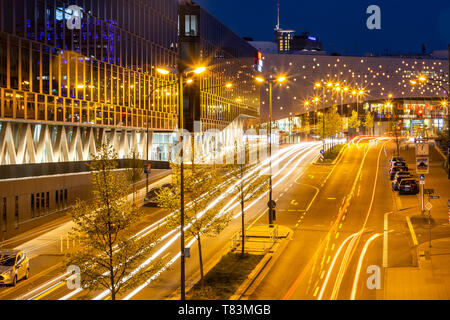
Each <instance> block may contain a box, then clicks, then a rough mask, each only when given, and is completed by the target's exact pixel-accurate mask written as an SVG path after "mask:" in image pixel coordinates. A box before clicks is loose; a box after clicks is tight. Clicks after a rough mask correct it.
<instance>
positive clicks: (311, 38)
mask: <svg viewBox="0 0 450 320" xmlns="http://www.w3.org/2000/svg"><path fill="white" fill-rule="evenodd" d="M308 40H311V41H316V40H317V38H316V37H311V36H309V37H308Z"/></svg>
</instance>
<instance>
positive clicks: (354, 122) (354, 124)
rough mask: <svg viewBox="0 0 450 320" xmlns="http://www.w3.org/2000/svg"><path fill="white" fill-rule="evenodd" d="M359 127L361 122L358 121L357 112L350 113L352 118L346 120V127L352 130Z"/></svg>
mask: <svg viewBox="0 0 450 320" xmlns="http://www.w3.org/2000/svg"><path fill="white" fill-rule="evenodd" d="M360 126H361V120H359V119H358V112H357V111H355V110H353V111H352V116H351V117H350V119H349V120H348V127H349V128H352V129H357V128H359V127H360ZM355 131H356V130H355Z"/></svg>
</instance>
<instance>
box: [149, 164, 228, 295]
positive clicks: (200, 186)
mask: <svg viewBox="0 0 450 320" xmlns="http://www.w3.org/2000/svg"><path fill="white" fill-rule="evenodd" d="M171 167H172V187H170V188H162V189H161V190H160V192H158V193H157V196H158V200H157V202H158V205H159V206H160V207H162V208H166V209H167V210H168V211H169V212H173V214H172V215H170V216H169V217H168V219H167V224H166V226H167V227H168V228H170V229H174V228H178V227H180V223H181V211H180V202H181V200H180V196H181V183H180V166H179V165H177V164H171ZM221 176H222V173H221V171H220V169H217V168H215V167H214V165H198V164H195V163H194V164H191V165H186V166H185V168H184V200H185V207H184V221H185V226H186V227H188V228H187V229H186V231H185V232H186V235H187V236H192V237H194V238H195V239H196V240H197V245H198V254H199V266H200V277H201V285H202V287H204V272H203V256H202V238H203V237H210V236H215V235H218V234H219V233H220V232H221V231H222V230H223V229H224V228H225V227H226V226H227V225H228V223H229V221H230V218H229V215H227V214H223V215H219V213H220V211H221V209H222V207H223V205H222V203H215V202H214V203H213V201H215V200H216V198H217V197H218V196H219V195H220V194H221V191H222V190H221V188H220V187H219V185H220V183H221V182H222V179H221Z"/></svg>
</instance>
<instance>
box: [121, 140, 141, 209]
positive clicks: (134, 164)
mask: <svg viewBox="0 0 450 320" xmlns="http://www.w3.org/2000/svg"><path fill="white" fill-rule="evenodd" d="M128 157H129V159H128V160H127V170H126V171H125V172H126V176H127V180H128V181H129V182H130V184H131V189H132V191H133V205H136V197H137V186H136V185H137V183H138V182H139V181H141V178H142V175H143V174H144V168H143V166H142V161H141V160H140V159H139V154H138V153H137V152H136V150H134V149H133V150H131V152H130V154H129V156H128Z"/></svg>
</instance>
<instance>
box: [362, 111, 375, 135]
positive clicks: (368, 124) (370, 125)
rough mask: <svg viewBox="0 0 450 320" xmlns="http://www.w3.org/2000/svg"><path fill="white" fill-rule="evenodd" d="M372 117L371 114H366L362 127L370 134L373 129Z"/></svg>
mask: <svg viewBox="0 0 450 320" xmlns="http://www.w3.org/2000/svg"><path fill="white" fill-rule="evenodd" d="M373 124H374V123H373V116H372V113H371V112H368V113H367V114H366V119H365V121H364V126H365V127H366V128H367V131H368V132H369V133H370V132H371V131H372V129H373Z"/></svg>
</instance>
